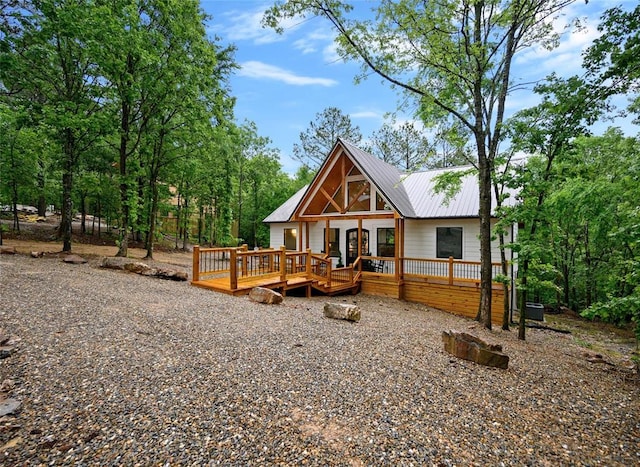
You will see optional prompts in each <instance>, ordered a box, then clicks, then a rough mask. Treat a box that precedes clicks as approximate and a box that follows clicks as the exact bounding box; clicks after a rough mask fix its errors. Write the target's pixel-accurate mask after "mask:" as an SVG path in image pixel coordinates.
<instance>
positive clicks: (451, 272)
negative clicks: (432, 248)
mask: <svg viewBox="0 0 640 467" xmlns="http://www.w3.org/2000/svg"><path fill="white" fill-rule="evenodd" d="M449 285H453V256H449Z"/></svg>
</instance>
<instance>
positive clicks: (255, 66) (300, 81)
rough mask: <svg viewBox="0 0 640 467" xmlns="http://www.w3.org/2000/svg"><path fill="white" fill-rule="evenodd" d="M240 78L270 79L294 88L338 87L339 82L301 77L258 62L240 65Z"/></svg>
mask: <svg viewBox="0 0 640 467" xmlns="http://www.w3.org/2000/svg"><path fill="white" fill-rule="evenodd" d="M238 75H239V76H245V77H247V78H255V79H269V80H273V81H280V82H282V83H285V84H292V85H294V86H324V87H330V86H336V85H337V84H338V81H336V80H334V79H329V78H314V77H310V76H300V75H297V74H295V73H294V72H292V71H289V70H285V69H284V68H280V67H277V66H273V65H269V64H267V63H263V62H258V61H248V62H244V63H242V64H241V65H240V71H239V72H238Z"/></svg>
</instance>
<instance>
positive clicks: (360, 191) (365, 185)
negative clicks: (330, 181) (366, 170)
mask: <svg viewBox="0 0 640 467" xmlns="http://www.w3.org/2000/svg"><path fill="white" fill-rule="evenodd" d="M348 187H349V204H351V202H352V201H353V200H354V198H355V197H356V196H357V197H358V199H357V201H355V202H354V203H353V205H352V206H351V208H349V211H350V212H353V211H368V210H370V209H371V187H370V186H369V182H367V181H366V180H357V181H353V182H349V183H348Z"/></svg>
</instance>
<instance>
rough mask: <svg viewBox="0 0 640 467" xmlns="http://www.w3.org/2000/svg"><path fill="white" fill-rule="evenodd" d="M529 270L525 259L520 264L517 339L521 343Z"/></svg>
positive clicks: (523, 333) (523, 337) (523, 338)
mask: <svg viewBox="0 0 640 467" xmlns="http://www.w3.org/2000/svg"><path fill="white" fill-rule="evenodd" d="M528 270H529V260H528V259H525V260H524V261H523V263H522V280H521V281H520V284H521V287H522V289H521V291H520V306H519V308H520V319H519V320H518V339H520V340H521V341H523V340H525V337H526V336H525V330H526V327H525V324H526V322H525V320H526V310H527V272H528Z"/></svg>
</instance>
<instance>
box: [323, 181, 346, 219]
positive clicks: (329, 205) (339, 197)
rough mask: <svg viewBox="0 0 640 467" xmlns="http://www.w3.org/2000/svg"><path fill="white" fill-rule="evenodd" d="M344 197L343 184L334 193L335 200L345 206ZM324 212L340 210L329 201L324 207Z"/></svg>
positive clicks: (339, 204)
mask: <svg viewBox="0 0 640 467" xmlns="http://www.w3.org/2000/svg"><path fill="white" fill-rule="evenodd" d="M343 198H344V197H343V196H342V186H340V187H339V188H338V190H337V191H336V194H335V195H333V200H334V201H335V202H336V204H337V205H338V206H343V204H344V199H343ZM324 212H326V213H330V212H339V211H338V210H337V209H336V207H335V206H334V205H333V204H332V203H327V207H326V208H325V209H324Z"/></svg>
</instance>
